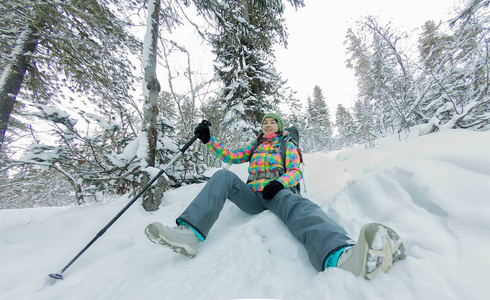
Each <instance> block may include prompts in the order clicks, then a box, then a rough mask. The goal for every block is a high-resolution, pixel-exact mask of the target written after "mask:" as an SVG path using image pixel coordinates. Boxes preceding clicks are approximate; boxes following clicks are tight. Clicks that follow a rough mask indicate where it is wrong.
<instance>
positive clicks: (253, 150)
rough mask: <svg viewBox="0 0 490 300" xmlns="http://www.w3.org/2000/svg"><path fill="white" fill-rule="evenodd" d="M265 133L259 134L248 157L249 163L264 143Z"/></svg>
mask: <svg viewBox="0 0 490 300" xmlns="http://www.w3.org/2000/svg"><path fill="white" fill-rule="evenodd" d="M263 136H264V134H263V133H261V134H259V136H258V137H257V138H256V139H255V142H254V145H253V147H252V151H250V155H249V156H248V161H250V160H252V155H253V154H254V153H255V151H256V150H257V148H258V147H259V145H260V144H261V143H262V137H263Z"/></svg>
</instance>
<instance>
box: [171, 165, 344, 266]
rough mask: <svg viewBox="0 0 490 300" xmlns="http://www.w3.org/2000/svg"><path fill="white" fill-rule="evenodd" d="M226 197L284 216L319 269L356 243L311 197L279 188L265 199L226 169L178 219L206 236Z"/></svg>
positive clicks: (244, 206) (243, 206) (252, 211)
mask: <svg viewBox="0 0 490 300" xmlns="http://www.w3.org/2000/svg"><path fill="white" fill-rule="evenodd" d="M227 199H229V200H230V201H232V202H233V203H235V204H236V205H237V206H238V207H239V208H240V209H241V210H243V211H244V212H247V213H250V214H257V213H260V212H262V211H264V210H270V211H271V212H273V213H274V214H275V215H277V216H278V217H279V218H281V220H282V221H283V222H284V223H285V224H286V225H287V227H288V228H289V230H290V231H291V233H292V234H293V236H295V237H297V238H298V239H299V240H300V241H301V242H302V243H303V244H304V245H305V248H306V250H307V252H308V256H309V258H310V262H311V263H312V265H313V267H315V269H317V270H318V271H323V270H324V265H325V260H326V259H327V257H328V255H330V253H332V252H334V251H335V250H338V249H340V248H342V247H345V246H346V245H352V244H354V242H353V241H352V239H351V238H350V237H348V236H347V233H346V232H345V230H344V229H343V228H342V227H340V226H339V225H338V224H337V223H336V222H335V221H333V220H332V219H330V218H329V217H328V216H327V215H326V214H325V213H324V212H323V210H322V209H321V208H320V207H319V206H318V205H316V204H315V203H313V202H311V201H310V200H308V199H306V198H304V197H302V196H301V195H298V194H294V193H293V192H291V191H290V190H289V189H284V190H282V191H280V192H279V193H277V195H276V196H275V197H274V198H273V199H271V200H264V199H263V198H262V192H254V191H253V190H252V189H251V188H250V187H249V186H247V185H246V184H245V183H244V182H243V181H242V180H241V179H240V178H239V177H238V176H237V175H236V174H235V173H233V172H231V171H227V170H220V171H218V172H216V173H215V174H214V175H213V176H212V177H211V179H210V180H209V181H208V183H207V184H206V185H205V186H204V188H203V189H202V190H201V192H200V193H199V194H198V195H197V197H196V198H195V199H194V200H193V201H192V202H191V204H190V205H189V206H188V207H187V209H186V210H185V211H184V212H183V213H182V214H181V215H180V217H179V218H178V219H177V220H178V221H177V222H179V220H180V221H183V222H185V223H187V224H189V225H191V226H192V227H193V228H194V229H195V230H197V231H198V232H199V233H200V234H201V235H202V236H203V237H204V238H206V236H207V235H208V233H209V231H210V230H211V227H213V225H214V223H215V222H216V220H217V219H218V216H219V214H220V212H221V210H222V209H223V206H224V204H225V201H226V200H227Z"/></svg>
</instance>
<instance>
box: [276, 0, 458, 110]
mask: <svg viewBox="0 0 490 300" xmlns="http://www.w3.org/2000/svg"><path fill="white" fill-rule="evenodd" d="M460 2H461V1H460V0H411V1H397V0H350V1H335V2H334V1H313V0H305V6H304V7H302V8H300V9H298V10H297V11H295V10H294V8H293V7H292V6H291V5H289V4H288V5H287V6H286V13H285V18H286V24H287V27H288V32H289V39H288V43H289V45H288V48H287V49H284V47H276V56H277V57H276V68H277V71H278V72H280V73H282V77H283V79H288V83H289V85H290V86H291V88H292V89H293V90H295V91H297V96H298V99H300V100H302V101H305V102H306V99H307V97H308V95H312V94H313V87H314V86H315V85H318V86H319V87H320V88H321V89H322V90H323V92H324V95H325V98H326V101H327V105H328V106H329V109H330V111H331V116H332V117H334V111H335V109H336V108H337V105H338V104H339V103H342V104H343V105H344V106H346V107H352V106H353V99H354V97H355V95H356V94H357V90H356V84H355V81H354V72H353V70H349V69H347V68H346V67H345V60H346V55H345V46H344V44H343V43H344V41H345V34H346V32H347V29H348V28H349V27H354V26H353V25H354V22H355V21H357V20H359V19H360V18H361V16H367V15H368V14H369V15H373V16H377V17H379V20H380V21H381V23H382V24H386V23H387V22H389V21H391V24H392V27H394V28H398V29H401V30H404V31H407V32H411V31H412V30H417V28H420V27H421V26H422V25H423V24H424V23H425V22H426V21H428V20H434V21H441V20H442V21H447V20H448V19H449V18H450V16H452V14H450V13H452V12H453V11H454V9H453V8H454V6H455V5H456V4H457V3H460ZM460 6H461V5H460ZM417 32H420V31H416V33H417Z"/></svg>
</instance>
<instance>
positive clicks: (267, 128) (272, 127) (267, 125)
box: [262, 118, 279, 134]
mask: <svg viewBox="0 0 490 300" xmlns="http://www.w3.org/2000/svg"><path fill="white" fill-rule="evenodd" d="M271 131H272V132H274V133H277V132H278V131H279V125H277V123H276V121H275V120H274V119H273V118H265V120H264V123H262V132H263V133H264V134H267V133H269V132H271Z"/></svg>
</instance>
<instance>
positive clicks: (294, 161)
mask: <svg viewBox="0 0 490 300" xmlns="http://www.w3.org/2000/svg"><path fill="white" fill-rule="evenodd" d="M300 163H301V161H300V156H299V153H298V150H297V149H296V146H294V144H293V143H292V142H289V143H288V147H287V149H286V170H285V173H284V174H283V175H281V176H280V177H279V178H277V179H276V180H277V181H279V182H280V183H282V184H283V185H284V187H285V188H290V187H293V186H295V185H297V184H298V183H299V182H300V181H301V179H302V178H303V172H301V168H300Z"/></svg>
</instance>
